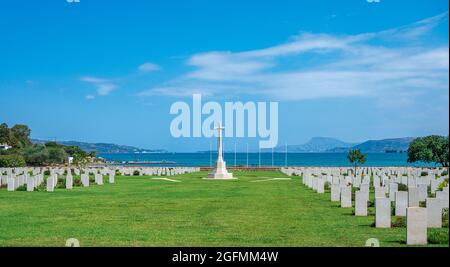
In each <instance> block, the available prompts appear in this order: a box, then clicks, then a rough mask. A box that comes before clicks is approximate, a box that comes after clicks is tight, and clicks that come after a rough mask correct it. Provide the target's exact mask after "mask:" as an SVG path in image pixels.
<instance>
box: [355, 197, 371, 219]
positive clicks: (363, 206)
mask: <svg viewBox="0 0 450 267" xmlns="http://www.w3.org/2000/svg"><path fill="white" fill-rule="evenodd" d="M367 201H368V199H367V197H366V194H365V193H364V192H361V191H357V192H356V193H355V215H356V216H367Z"/></svg>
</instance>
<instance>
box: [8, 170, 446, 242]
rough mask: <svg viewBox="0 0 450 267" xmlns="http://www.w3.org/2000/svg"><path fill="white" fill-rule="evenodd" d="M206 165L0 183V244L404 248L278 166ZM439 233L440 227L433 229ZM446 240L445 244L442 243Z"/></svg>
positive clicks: (399, 234) (399, 232)
mask: <svg viewBox="0 0 450 267" xmlns="http://www.w3.org/2000/svg"><path fill="white" fill-rule="evenodd" d="M205 176H206V173H193V174H186V175H181V176H175V177H170V178H171V179H176V180H180V181H181V182H179V183H174V182H169V181H162V180H152V179H151V177H120V176H119V177H116V184H108V183H106V184H105V185H103V186H92V187H89V188H82V187H76V188H74V189H73V190H70V191H69V190H65V189H56V191H55V192H53V193H47V192H7V191H6V190H5V189H1V190H0V246H64V244H65V241H66V240H67V239H69V238H76V239H78V240H79V241H80V243H81V246H183V247H184V246H195V247H199V246H201V247H205V246H364V245H365V241H366V240H367V239H369V238H378V239H379V240H380V243H381V245H382V246H405V244H404V240H405V239H406V236H405V235H406V229H405V228H392V229H376V228H373V227H370V225H371V224H372V223H373V221H374V218H373V216H369V217H355V216H352V209H351V208H350V209H342V208H340V207H339V203H332V202H330V200H329V199H330V195H329V194H323V195H319V194H317V193H314V192H313V191H312V190H310V189H308V188H306V187H304V186H303V185H302V184H301V182H300V178H299V177H292V180H279V181H264V182H254V181H255V180H263V179H269V178H277V177H279V178H281V177H285V175H284V174H282V173H278V172H235V176H237V177H239V180H234V181H207V180H203V179H202V178H203V177H205ZM433 231H438V232H439V233H441V232H442V233H443V234H445V233H447V235H448V228H446V229H439V230H433ZM445 246H448V243H447V244H446V245H445Z"/></svg>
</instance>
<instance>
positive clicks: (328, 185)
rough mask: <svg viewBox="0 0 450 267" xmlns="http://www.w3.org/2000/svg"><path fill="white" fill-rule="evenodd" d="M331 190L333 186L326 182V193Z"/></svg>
mask: <svg viewBox="0 0 450 267" xmlns="http://www.w3.org/2000/svg"><path fill="white" fill-rule="evenodd" d="M329 190H331V184H330V183H329V182H325V191H329Z"/></svg>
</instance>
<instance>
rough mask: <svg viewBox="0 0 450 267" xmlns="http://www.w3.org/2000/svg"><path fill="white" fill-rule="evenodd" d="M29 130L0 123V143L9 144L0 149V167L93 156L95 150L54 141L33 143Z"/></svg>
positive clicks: (31, 164) (58, 161) (54, 162)
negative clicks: (89, 150)
mask: <svg viewBox="0 0 450 267" xmlns="http://www.w3.org/2000/svg"><path fill="white" fill-rule="evenodd" d="M30 134H31V130H30V128H29V127H28V126H26V125H14V126H13V127H12V128H9V127H8V125H7V124H5V123H3V124H1V125H0V144H7V145H9V146H11V147H12V148H10V149H7V150H6V149H4V150H0V167H22V166H26V165H29V166H44V165H52V164H64V163H67V161H68V158H69V157H73V158H75V159H77V160H80V159H83V158H89V157H92V158H93V157H95V152H89V153H87V152H85V151H83V150H81V149H80V148H79V147H77V146H64V145H61V144H58V143H56V142H47V143H45V144H33V143H32V142H31V140H30Z"/></svg>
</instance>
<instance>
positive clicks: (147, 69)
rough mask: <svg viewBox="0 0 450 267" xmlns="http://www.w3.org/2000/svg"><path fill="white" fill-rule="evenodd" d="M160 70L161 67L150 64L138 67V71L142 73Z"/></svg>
mask: <svg viewBox="0 0 450 267" xmlns="http://www.w3.org/2000/svg"><path fill="white" fill-rule="evenodd" d="M160 69H161V67H160V66H159V65H157V64H154V63H150V62H147V63H144V64H142V65H140V66H139V67H138V70H139V71H140V72H153V71H158V70H160Z"/></svg>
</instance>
